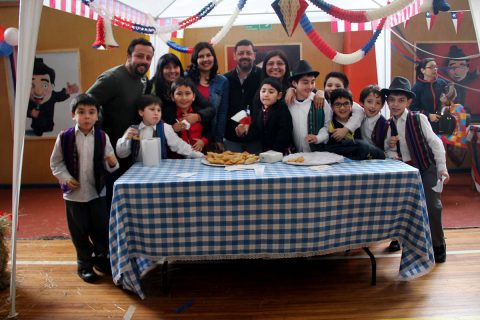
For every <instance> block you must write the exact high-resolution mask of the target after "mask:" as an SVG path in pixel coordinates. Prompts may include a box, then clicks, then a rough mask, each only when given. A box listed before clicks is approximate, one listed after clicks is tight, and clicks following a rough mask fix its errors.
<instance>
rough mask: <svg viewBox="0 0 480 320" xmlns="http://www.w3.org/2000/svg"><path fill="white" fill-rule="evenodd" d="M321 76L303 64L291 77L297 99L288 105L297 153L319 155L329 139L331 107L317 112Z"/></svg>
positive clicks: (303, 62)
mask: <svg viewBox="0 0 480 320" xmlns="http://www.w3.org/2000/svg"><path fill="white" fill-rule="evenodd" d="M319 74H320V73H319V72H318V71H315V70H313V69H312V67H311V66H310V64H309V63H308V62H307V61H305V60H300V61H299V62H298V63H297V65H296V67H295V69H294V71H293V73H292V76H291V77H290V82H291V83H292V85H293V87H294V88H295V99H294V100H293V102H292V103H291V104H289V105H288V110H289V111H290V115H291V116H292V123H293V142H294V144H295V148H296V151H297V152H311V151H320V150H322V149H323V142H325V141H326V140H327V139H328V132H327V125H328V123H329V122H330V119H331V118H332V116H331V112H332V111H331V109H330V107H329V106H325V107H323V108H315V106H314V104H313V99H314V97H315V94H314V93H313V90H314V89H315V78H316V77H318V75H319Z"/></svg>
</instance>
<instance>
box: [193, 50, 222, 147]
mask: <svg viewBox="0 0 480 320" xmlns="http://www.w3.org/2000/svg"><path fill="white" fill-rule="evenodd" d="M186 77H188V78H190V79H191V80H192V81H193V82H194V83H195V85H196V86H197V90H198V92H199V93H200V94H201V95H202V96H203V97H204V98H205V99H207V100H208V101H209V102H210V104H211V105H212V107H213V108H214V109H215V111H216V116H215V118H214V119H213V121H212V140H213V141H211V143H210V144H209V146H208V147H207V150H208V149H210V150H215V151H223V150H224V145H223V137H224V135H225V126H226V122H227V110H228V91H229V90H228V80H227V78H226V77H225V76H223V75H220V74H218V60H217V55H216V54H215V50H214V49H213V46H212V45H211V44H210V43H208V42H199V43H197V44H196V45H195V47H194V48H193V52H192V58H191V64H190V66H188V68H187V72H186Z"/></svg>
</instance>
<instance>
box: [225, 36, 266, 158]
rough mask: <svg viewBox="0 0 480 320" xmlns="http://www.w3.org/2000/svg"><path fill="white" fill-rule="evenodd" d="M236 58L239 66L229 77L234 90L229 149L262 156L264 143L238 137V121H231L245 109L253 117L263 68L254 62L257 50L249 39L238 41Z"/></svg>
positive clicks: (229, 109) (231, 87) (229, 120)
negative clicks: (254, 103)
mask: <svg viewBox="0 0 480 320" xmlns="http://www.w3.org/2000/svg"><path fill="white" fill-rule="evenodd" d="M233 59H234V60H235V62H236V63H237V65H236V66H235V68H233V69H232V70H230V71H229V72H227V73H226V74H225V77H227V79H228V82H229V88H230V89H229V90H230V91H229V105H228V112H227V126H226V130H225V149H227V150H230V151H234V152H243V151H248V152H250V153H259V152H261V151H262V147H261V145H260V143H259V142H258V141H249V140H248V139H247V137H246V136H245V135H243V136H238V135H237V134H236V132H235V128H236V127H237V126H238V122H236V121H233V120H232V119H231V118H232V116H234V115H235V114H237V113H238V112H240V111H242V110H244V111H245V112H246V113H247V114H250V111H251V109H252V103H253V98H254V96H255V93H256V92H257V90H258V88H259V87H260V82H261V79H262V69H261V68H258V67H257V66H256V65H255V63H254V61H255V47H254V46H253V43H252V42H251V41H250V40H246V39H244V40H240V41H239V42H237V44H235V48H234V50H233Z"/></svg>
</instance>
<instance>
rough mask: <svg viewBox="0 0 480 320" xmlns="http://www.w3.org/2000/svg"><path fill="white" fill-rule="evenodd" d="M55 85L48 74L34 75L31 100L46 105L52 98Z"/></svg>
mask: <svg viewBox="0 0 480 320" xmlns="http://www.w3.org/2000/svg"><path fill="white" fill-rule="evenodd" d="M52 91H53V84H52V82H51V81H50V76H49V75H48V74H40V75H38V74H34V75H33V76H32V89H31V90H30V100H31V101H33V102H35V103H36V104H44V103H45V102H47V101H48V100H50V98H51V97H52Z"/></svg>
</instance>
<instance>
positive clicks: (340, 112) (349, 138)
mask: <svg viewBox="0 0 480 320" xmlns="http://www.w3.org/2000/svg"><path fill="white" fill-rule="evenodd" d="M330 102H331V104H332V111H333V116H332V121H330V123H329V124H328V127H327V129H328V135H329V138H328V141H327V144H326V145H325V150H326V151H329V152H333V153H337V154H341V155H343V156H345V157H347V158H350V159H352V160H367V159H385V153H384V152H383V149H379V148H377V147H375V146H374V145H371V144H369V143H368V142H367V141H365V140H362V135H361V133H360V129H357V130H355V131H353V132H350V130H348V132H347V134H346V135H345V137H343V139H341V140H337V139H336V138H335V137H334V136H333V134H334V132H335V130H336V129H342V128H344V127H345V125H346V124H347V122H348V121H349V120H350V118H351V117H352V107H353V97H352V94H351V93H350V91H348V90H347V89H344V88H340V89H335V90H333V91H332V92H331V93H330Z"/></svg>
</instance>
